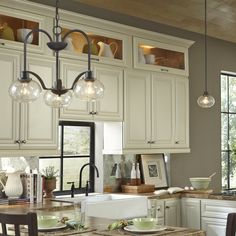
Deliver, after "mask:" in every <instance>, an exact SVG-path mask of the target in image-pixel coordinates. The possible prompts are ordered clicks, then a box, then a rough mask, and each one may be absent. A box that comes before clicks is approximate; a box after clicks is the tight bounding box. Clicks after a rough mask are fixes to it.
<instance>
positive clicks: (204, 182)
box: [189, 177, 211, 189]
mask: <svg viewBox="0 0 236 236" xmlns="http://www.w3.org/2000/svg"><path fill="white" fill-rule="evenodd" d="M189 180H190V182H191V184H192V186H193V187H194V188H195V189H208V187H209V184H210V182H211V178H209V177H195V178H189Z"/></svg>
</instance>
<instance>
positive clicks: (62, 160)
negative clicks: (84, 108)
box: [39, 121, 95, 192]
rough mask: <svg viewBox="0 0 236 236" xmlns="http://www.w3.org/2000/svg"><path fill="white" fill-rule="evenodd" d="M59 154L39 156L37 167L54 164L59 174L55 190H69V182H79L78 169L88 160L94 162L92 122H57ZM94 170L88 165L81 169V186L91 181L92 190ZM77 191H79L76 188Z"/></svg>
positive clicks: (76, 183) (92, 187)
mask: <svg viewBox="0 0 236 236" xmlns="http://www.w3.org/2000/svg"><path fill="white" fill-rule="evenodd" d="M59 144H60V148H59V153H60V154H59V155H58V156H47V157H40V159H39V168H40V170H42V169H44V168H45V167H47V166H54V167H55V169H58V170H59V172H60V176H58V178H57V189H56V190H57V191H69V190H70V188H71V184H68V182H75V187H78V183H79V171H80V169H81V167H82V166H83V165H84V164H85V163H88V162H91V163H94V149H95V147H94V145H95V142H94V123H91V122H68V121H61V122H60V124H59ZM93 179H94V171H93V169H90V168H89V167H86V168H85V169H84V170H83V182H82V186H85V183H86V181H87V180H90V181H91V183H92V184H91V186H90V191H93V190H94V184H93V183H94V180H93ZM77 192H80V191H78V190H77Z"/></svg>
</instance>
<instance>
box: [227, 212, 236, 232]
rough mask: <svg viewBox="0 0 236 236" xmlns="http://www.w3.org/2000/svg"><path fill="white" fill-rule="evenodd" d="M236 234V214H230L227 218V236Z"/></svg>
mask: <svg viewBox="0 0 236 236" xmlns="http://www.w3.org/2000/svg"><path fill="white" fill-rule="evenodd" d="M235 232H236V213H229V214H228V216H227V224H226V234H225V235H226V236H235Z"/></svg>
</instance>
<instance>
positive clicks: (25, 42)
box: [24, 29, 52, 71]
mask: <svg viewBox="0 0 236 236" xmlns="http://www.w3.org/2000/svg"><path fill="white" fill-rule="evenodd" d="M39 32H42V33H44V34H46V35H47V36H48V38H49V40H50V42H52V37H51V36H50V34H49V33H48V32H47V31H45V30H43V29H32V30H31V31H30V32H29V33H28V34H27V35H26V36H25V38H24V71H26V61H27V58H26V57H27V56H26V53H27V41H28V38H29V36H30V35H31V34H33V33H39Z"/></svg>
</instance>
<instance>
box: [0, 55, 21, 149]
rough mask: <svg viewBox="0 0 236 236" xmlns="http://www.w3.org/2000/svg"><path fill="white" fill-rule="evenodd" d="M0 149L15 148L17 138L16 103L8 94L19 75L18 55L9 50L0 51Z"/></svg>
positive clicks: (16, 146)
mask: <svg viewBox="0 0 236 236" xmlns="http://www.w3.org/2000/svg"><path fill="white" fill-rule="evenodd" d="M0 68H1V74H2V79H1V86H0V107H1V114H2V115H1V118H0V130H1V132H0V149H9V148H11V149H12V148H14V149H17V148H18V145H17V144H15V140H16V139H18V138H19V122H18V121H19V119H18V118H17V117H18V104H17V103H15V102H14V101H13V100H12V98H11V97H10V96H9V94H8V90H9V86H10V84H11V83H12V82H13V81H14V80H16V78H17V76H19V71H20V69H19V55H17V53H16V52H10V51H9V50H7V51H5V50H1V52H0Z"/></svg>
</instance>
